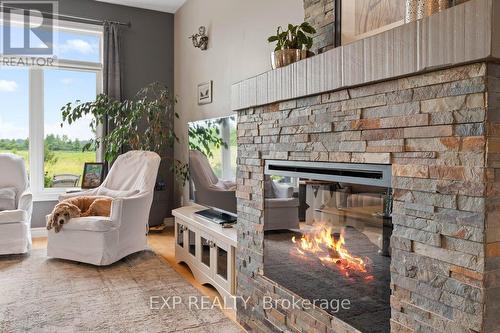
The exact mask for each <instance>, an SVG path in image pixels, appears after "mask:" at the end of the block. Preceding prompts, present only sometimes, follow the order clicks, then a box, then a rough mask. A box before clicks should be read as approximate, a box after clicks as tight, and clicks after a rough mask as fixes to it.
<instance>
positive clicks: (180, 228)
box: [175, 221, 188, 252]
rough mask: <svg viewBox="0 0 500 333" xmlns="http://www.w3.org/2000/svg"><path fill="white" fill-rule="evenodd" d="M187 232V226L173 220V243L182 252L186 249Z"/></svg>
mask: <svg viewBox="0 0 500 333" xmlns="http://www.w3.org/2000/svg"><path fill="white" fill-rule="evenodd" d="M187 233H188V228H187V227H186V226H185V225H184V224H182V223H178V222H177V221H176V222H175V244H176V249H179V250H180V251H182V252H184V251H186V250H187V241H186V238H187V236H186V235H187Z"/></svg>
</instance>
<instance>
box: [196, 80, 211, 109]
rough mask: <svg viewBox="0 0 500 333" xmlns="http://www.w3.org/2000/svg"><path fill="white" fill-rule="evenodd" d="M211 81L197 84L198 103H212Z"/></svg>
mask: <svg viewBox="0 0 500 333" xmlns="http://www.w3.org/2000/svg"><path fill="white" fill-rule="evenodd" d="M212 85H213V84H212V81H208V82H204V83H200V84H199V85H198V105H203V104H210V103H212Z"/></svg>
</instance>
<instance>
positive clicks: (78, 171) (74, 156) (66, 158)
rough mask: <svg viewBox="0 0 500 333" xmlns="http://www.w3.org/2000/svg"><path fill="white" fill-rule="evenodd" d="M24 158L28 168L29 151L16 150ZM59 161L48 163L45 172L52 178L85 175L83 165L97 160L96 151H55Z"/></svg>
mask: <svg viewBox="0 0 500 333" xmlns="http://www.w3.org/2000/svg"><path fill="white" fill-rule="evenodd" d="M9 152H10V151H0V153H9ZM15 153H16V154H17V155H20V156H22V157H23V158H24V160H25V161H26V163H27V165H26V168H28V151H26V150H18V151H16V152H15ZM54 154H55V157H56V158H57V162H56V163H53V164H50V165H46V166H45V172H47V173H48V175H49V176H50V177H51V178H52V176H54V175H57V174H72V175H80V178H81V176H82V175H83V165H84V164H85V162H95V155H96V154H95V152H87V151H86V152H81V151H54Z"/></svg>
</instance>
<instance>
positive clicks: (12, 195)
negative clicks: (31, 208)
mask: <svg viewBox="0 0 500 333" xmlns="http://www.w3.org/2000/svg"><path fill="white" fill-rule="evenodd" d="M14 209H16V188H15V187H6V188H0V211H3V210H14Z"/></svg>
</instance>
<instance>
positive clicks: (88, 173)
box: [82, 162, 104, 189]
mask: <svg viewBox="0 0 500 333" xmlns="http://www.w3.org/2000/svg"><path fill="white" fill-rule="evenodd" d="M103 180H104V163H97V162H95V163H85V166H84V167H83V180H82V188H83V189H89V188H96V187H99V186H100V185H101V184H102V182H103Z"/></svg>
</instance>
